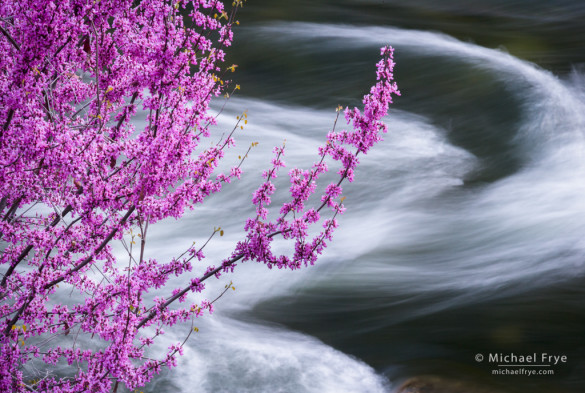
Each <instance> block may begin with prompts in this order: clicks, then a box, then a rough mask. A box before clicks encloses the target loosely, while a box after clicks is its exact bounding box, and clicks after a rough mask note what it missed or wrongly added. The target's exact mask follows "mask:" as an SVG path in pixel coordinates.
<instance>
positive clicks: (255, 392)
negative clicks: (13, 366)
mask: <svg viewBox="0 0 585 393" xmlns="http://www.w3.org/2000/svg"><path fill="white" fill-rule="evenodd" d="M405 3H407V5H405ZM584 17H585V4H584V3H583V2H582V1H580V0H572V1H569V0H567V1H560V0H559V1H552V0H549V1H536V0H531V1H528V0H524V1H520V0H517V1H503V0H474V1H461V0H459V1H455V0H449V1H431V0H409V1H407V2H405V1H396V0H389V1H373V0H372V1H357V0H353V1H349V0H345V1H332V0H331V1H323V0H321V1H315V0H313V1H288V2H283V1H274V0H271V1H258V0H254V1H250V2H249V4H248V3H247V4H246V6H245V7H244V9H243V12H242V14H241V15H240V21H241V22H242V26H243V27H242V28H240V29H239V30H237V31H236V35H237V38H236V45H235V47H234V48H233V52H232V54H231V57H230V61H233V62H234V63H237V64H239V68H238V72H236V73H235V74H234V78H235V79H236V80H237V82H238V83H240V84H241V85H242V93H241V94H239V95H238V97H237V98H234V99H231V100H230V101H229V104H228V106H227V107H226V109H225V111H224V112H223V113H222V116H221V117H220V127H223V128H224V129H226V130H229V129H230V128H231V126H232V125H233V124H234V121H235V117H236V116H237V115H238V114H240V112H241V111H243V110H247V111H248V112H247V113H248V118H249V126H248V127H247V128H245V129H244V131H242V132H241V136H240V139H239V140H240V142H239V149H240V150H238V151H237V152H235V154H236V155H237V154H242V153H243V152H245V149H246V148H247V145H248V144H249V143H250V142H253V141H259V142H260V145H259V146H258V147H257V148H255V149H254V150H252V152H251V155H250V159H249V160H247V161H246V164H245V170H246V175H245V176H244V177H243V179H242V181H241V182H239V183H238V184H235V185H231V186H230V187H228V188H227V189H226V190H225V192H223V193H222V194H221V195H217V196H214V197H213V198H211V199H210V201H209V203H208V204H206V205H205V207H202V208H199V209H196V210H195V211H194V212H193V213H192V214H189V215H188V216H187V217H186V218H185V219H183V220H181V221H166V222H163V223H161V224H159V225H157V226H156V227H154V228H153V229H152V231H156V233H151V238H155V237H157V236H158V239H159V240H158V242H157V243H151V244H150V245H149V247H150V248H149V250H148V251H149V252H150V253H151V255H153V256H157V257H160V258H163V259H164V258H165V257H169V256H171V255H176V253H177V252H176V251H177V250H182V249H184V248H185V247H186V246H188V245H189V244H190V243H191V242H192V241H193V240H197V241H202V240H204V238H205V237H206V236H207V235H208V233H209V232H210V231H211V230H212V229H213V227H214V226H221V227H222V228H223V229H224V230H225V232H226V235H225V236H224V237H221V238H219V240H214V241H213V243H212V244H210V246H209V250H208V253H207V255H208V258H210V260H212V261H213V260H217V261H219V260H221V259H222V258H223V257H225V256H226V255H227V254H228V253H229V252H230V250H231V249H232V248H233V246H234V244H235V242H236V241H237V240H239V239H241V237H242V227H243V218H245V217H247V216H249V215H251V214H253V206H252V205H251V202H250V200H251V193H252V192H253V190H254V188H255V186H256V185H257V184H258V183H259V182H260V180H261V178H260V176H259V173H260V172H261V170H263V169H265V168H266V167H267V164H268V163H269V160H270V157H271V148H272V147H273V146H274V145H278V144H280V143H282V141H283V140H284V139H286V141H287V142H286V143H287V149H288V150H287V163H288V164H289V165H290V166H293V165H302V164H303V163H305V167H306V163H310V162H312V161H313V160H314V159H315V157H316V155H315V150H316V146H318V145H319V144H320V143H321V141H323V138H324V135H325V134H326V132H327V131H328V130H329V129H330V128H331V125H332V123H333V120H334V118H335V107H336V106H337V105H339V104H342V105H357V104H359V100H360V97H361V96H362V95H363V94H364V93H365V92H366V91H367V88H368V86H370V85H371V84H372V83H373V78H374V63H375V62H376V61H377V55H378V48H379V47H380V46H383V45H386V44H390V45H392V46H394V47H395V48H396V61H397V63H398V64H397V67H396V79H397V81H398V84H399V86H400V88H401V90H402V94H403V96H402V97H400V98H398V99H397V100H396V104H395V105H394V106H393V109H392V110H391V114H390V116H389V117H388V118H387V124H388V126H389V129H390V132H389V134H388V135H386V137H385V141H384V142H383V143H381V144H380V145H379V146H377V147H376V149H375V150H374V151H372V153H371V154H369V155H368V156H367V157H362V158H361V161H362V162H361V167H360V170H359V172H358V173H357V175H356V181H355V183H354V184H351V185H349V186H346V188H345V189H346V192H347V201H346V206H347V208H348V211H347V213H346V214H345V215H344V216H343V217H342V218H341V225H342V227H341V228H340V229H339V231H338V232H337V233H336V235H335V239H334V240H335V241H334V242H333V244H332V245H331V246H330V247H329V248H328V249H327V252H326V254H325V255H324V257H323V258H322V259H321V260H320V261H319V263H318V264H317V265H316V266H313V267H310V268H307V269H303V270H301V271H296V272H288V271H278V270H268V269H266V268H265V267H264V266H257V265H255V264H253V263H248V264H244V265H240V266H238V268H237V270H236V272H235V273H234V274H233V275H229V276H225V277H223V278H222V280H221V281H218V282H216V283H212V284H208V291H207V295H208V296H212V295H211V294H213V293H218V292H219V291H220V290H221V289H222V288H223V286H224V285H225V284H226V283H228V282H229V280H231V281H233V283H234V285H235V287H236V291H235V292H233V291H229V293H227V294H226V295H224V297H222V298H221V299H220V300H218V301H217V303H216V307H217V309H218V311H217V312H216V313H215V314H214V315H213V316H212V317H206V318H203V319H201V320H200V321H197V323H198V327H199V332H198V333H197V334H196V335H195V337H194V338H191V339H190V340H189V342H188V344H187V348H186V352H185V356H184V357H183V358H182V360H181V363H180V367H179V368H178V369H175V370H173V371H172V372H170V373H169V374H168V375H163V376H161V377H160V378H158V379H157V380H156V381H155V382H153V383H152V384H151V385H150V386H149V387H148V389H149V391H151V392H177V391H179V392H250V393H262V392H266V393H268V392H291V393H297V392H299V393H301V392H311V393H321V392H331V393H337V392H392V391H393V389H396V387H397V386H398V385H399V384H400V383H401V382H402V381H403V380H404V379H406V378H408V377H413V376H419V375H437V376H440V377H446V378H451V379H456V380H462V381H468V382H471V383H472V384H475V385H478V386H488V387H493V388H495V389H498V390H499V391H504V392H563V393H564V392H567V393H568V392H571V393H572V392H583V391H585V302H584V299H585V289H584V284H585V239H584V237H583V235H584V234H585V181H584V180H583V179H584V175H585V137H584V135H585V134H584V132H585V72H584V71H585V24H583V20H584ZM217 105H218V106H219V105H220V103H218V104H217ZM290 166H289V167H290ZM283 180H284V183H282V187H283V188H282V189H283V193H285V191H286V179H285V176H283ZM282 195H284V194H282ZM277 199H278V198H277ZM214 291H215V292H214ZM186 329H188V327H186ZM184 333H185V332H182V331H180V330H177V331H175V332H173V333H172V334H171V333H169V334H168V335H167V336H166V340H168V341H165V342H162V343H161V347H162V348H164V347H166V346H167V345H168V344H169V343H170V342H174V341H175V340H179V339H181V338H182V337H184ZM489 353H504V354H509V353H515V354H532V353H537V355H538V356H540V354H541V353H548V354H555V355H566V356H567V362H566V363H563V364H558V365H556V366H553V367H552V369H553V370H554V372H555V374H554V375H546V376H530V377H526V376H517V375H513V376H504V375H492V374H491V370H492V369H494V368H497V367H495V364H494V363H492V364H490V363H489V362H487V356H488V354H489ZM476 354H483V355H485V357H486V360H484V361H483V362H477V361H476V360H475V356H476ZM470 393H472V392H471V391H470Z"/></svg>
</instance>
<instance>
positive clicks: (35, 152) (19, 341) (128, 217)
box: [0, 0, 399, 392]
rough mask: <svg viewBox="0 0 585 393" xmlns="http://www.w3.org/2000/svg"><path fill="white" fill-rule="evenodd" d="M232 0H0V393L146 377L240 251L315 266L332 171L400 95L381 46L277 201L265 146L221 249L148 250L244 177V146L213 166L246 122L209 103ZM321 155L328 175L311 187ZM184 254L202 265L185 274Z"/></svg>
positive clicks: (334, 203) (342, 170)
mask: <svg viewBox="0 0 585 393" xmlns="http://www.w3.org/2000/svg"><path fill="white" fill-rule="evenodd" d="M239 6H242V2H241V1H239V0H236V1H235V2H234V3H233V4H232V6H231V8H229V9H228V8H226V7H225V6H224V4H223V3H222V2H220V1H216V0H193V1H188V0H179V1H176V2H175V1H165V0H134V1H130V0H91V1H90V0H58V1H57V0H53V1H51V0H4V1H2V2H0V33H1V35H0V53H1V57H0V242H1V243H0V244H1V249H0V252H1V255H0V266H1V268H0V273H1V277H0V279H1V281H0V343H1V347H0V391H3V392H8V391H11V392H25V391H34V392H110V391H117V390H118V388H119V387H120V388H121V387H124V388H126V389H136V388H139V387H142V386H144V385H145V384H146V383H147V382H148V381H149V380H151V379H152V378H153V376H154V375H156V374H157V373H159V372H160V370H161V368H162V367H163V366H164V367H173V366H176V364H177V357H178V356H179V355H180V354H181V352H182V346H183V344H184V342H183V343H177V344H175V345H172V346H170V347H169V348H168V350H167V351H166V352H165V353H152V351H150V352H149V347H151V346H152V345H153V343H154V342H155V341H156V339H157V338H158V337H160V336H161V335H162V334H164V330H163V328H167V327H172V326H174V325H177V324H181V323H183V324H184V323H189V322H190V321H192V320H193V319H194V318H197V317H200V316H201V315H202V314H203V313H204V312H206V311H207V312H211V311H212V309H213V307H212V303H213V302H212V301H210V300H207V301H205V300H204V301H200V302H197V303H195V302H194V301H193V298H194V295H193V293H196V292H202V291H204V289H205V284H204V282H205V281H206V280H208V279H210V278H214V277H219V276H220V275H222V274H228V273H230V272H232V271H233V270H234V268H235V267H236V264H239V263H243V262H246V261H256V262H260V263H263V264H265V265H266V266H267V267H269V268H272V267H278V268H283V269H284V268H287V269H298V268H301V267H303V266H307V265H312V264H314V262H315V261H316V260H317V257H318V255H319V254H321V253H322V252H323V249H324V248H325V247H326V245H327V244H328V242H329V241H330V240H331V238H332V234H333V231H334V230H335V228H336V227H337V226H338V223H337V220H336V217H337V216H338V215H339V214H341V213H343V211H344V206H343V197H342V183H343V182H344V181H345V180H347V181H349V182H351V181H352V180H353V177H354V170H355V168H356V166H357V165H358V162H359V160H358V156H359V155H360V154H366V153H367V152H368V150H369V149H370V148H372V146H374V145H375V144H376V143H377V142H378V141H380V140H381V133H384V132H386V126H385V125H384V123H383V122H382V121H381V119H382V117H383V116H385V115H386V113H387V110H388V105H389V104H390V103H391V102H392V95H393V94H399V92H398V90H397V87H396V85H395V83H394V82H392V79H393V76H392V69H393V66H394V63H393V60H392V49H391V48H388V47H386V48H382V51H381V55H382V59H381V60H380V62H379V63H378V64H377V83H376V84H375V85H374V86H373V87H372V89H371V91H370V93H369V94H368V95H366V96H365V97H364V99H363V109H362V110H359V109H357V108H354V109H348V108H347V109H345V112H344V114H345V119H346V122H347V124H348V125H349V127H348V128H349V129H348V130H341V131H337V130H336V128H335V124H336V123H337V119H335V123H334V125H333V127H332V129H331V130H330V132H329V133H328V134H327V136H326V140H325V141H324V144H323V145H322V146H321V147H320V148H319V149H318V151H316V152H315V153H316V156H315V162H314V163H309V165H308V166H307V169H299V168H294V169H291V170H290V171H289V173H288V178H289V181H288V182H287V181H285V182H284V186H285V187H288V193H287V195H288V197H287V199H286V201H285V202H284V203H283V204H279V205H278V206H277V207H276V208H275V209H272V211H269V210H271V197H272V196H273V193H274V192H275V189H276V185H275V179H276V177H277V175H278V173H279V170H280V171H282V168H283V167H284V166H285V163H284V153H285V149H284V146H279V147H275V148H274V156H273V158H272V160H271V161H269V160H267V167H266V170H265V171H264V172H263V174H262V176H263V178H261V181H260V184H259V187H258V189H257V190H256V192H255V193H254V194H253V195H251V201H252V204H253V205H255V213H254V214H253V215H252V216H251V217H249V218H247V219H246V218H245V217H243V218H242V235H241V240H240V241H239V242H237V244H234V247H233V250H232V251H231V252H230V251H228V252H226V255H225V259H224V260H222V261H211V262H207V260H206V259H205V254H204V247H205V245H207V244H208V242H206V243H205V245H204V246H203V247H195V246H192V247H190V248H189V249H187V250H186V251H185V252H183V253H182V254H181V255H177V256H176V257H175V258H173V259H170V260H157V259H156V258H154V257H153V256H151V255H148V253H147V251H146V249H145V244H146V242H147V239H148V227H149V225H153V224H155V223H156V222H158V221H160V220H162V219H165V218H168V217H174V218H179V217H181V216H182V215H183V214H184V212H185V210H186V209H191V208H193V207H194V206H196V205H199V204H202V203H204V202H205V200H206V198H207V197H209V196H210V195H212V194H214V193H217V192H220V191H221V190H222V187H223V186H224V185H225V184H226V183H230V182H232V181H235V180H237V179H238V178H239V177H240V175H241V173H242V161H243V159H241V160H236V161H234V162H232V163H231V164H229V165H227V166H225V167H226V168H228V169H227V170H220V168H218V165H219V163H220V162H221V161H222V159H223V158H224V155H225V153H226V151H227V150H228V149H230V148H233V147H234V146H235V139H234V138H235V136H236V135H235V133H234V132H235V130H237V129H239V126H240V125H241V124H240V123H239V122H241V121H244V119H243V118H241V119H239V120H238V124H236V125H235V127H234V128H233V130H231V131H230V130H227V132H226V130H221V129H218V128H219V127H217V126H215V127H214V125H215V123H216V121H215V120H216V115H215V114H214V112H212V111H211V110H210V102H211V100H212V99H213V98H214V97H218V96H220V95H222V96H223V95H226V93H228V94H231V93H233V91H234V90H235V89H236V88H237V86H235V85H233V84H230V83H229V81H227V80H226V75H231V72H230V71H233V70H234V68H235V66H233V65H231V66H230V65H228V64H226V63H225V61H224V56H225V52H224V51H225V49H226V48H227V47H229V46H230V44H231V42H232V39H233V35H232V27H233V26H234V25H235V24H237V21H236V20H235V15H236V10H237V8H238V7H239ZM339 109H340V108H338V114H337V116H339V112H340V111H339ZM137 115H142V116H145V117H146V121H145V122H142V123H140V122H137V121H136V116H137ZM139 124H140V126H139ZM244 158H245V156H244ZM332 164H336V166H335V168H336V170H335V175H334V176H335V180H334V181H333V182H330V181H328V182H329V183H330V184H323V186H322V190H323V193H322V195H321V197H320V200H319V198H318V197H317V198H315V197H313V198H311V199H310V200H309V198H310V197H311V195H313V194H315V193H316V190H317V183H318V180H319V178H320V177H322V175H323V174H324V173H325V172H327V171H328V167H329V166H330V165H332ZM244 167H245V165H244ZM315 200H317V201H318V202H316V203H315V202H314V201H315ZM311 228H313V229H311ZM314 228H317V229H316V230H315V229H314ZM319 228H320V229H319ZM130 231H132V233H133V234H134V235H133V238H132V242H133V243H137V244H136V245H135V246H133V248H132V249H131V250H129V251H128V252H129V255H130V258H125V259H124V260H119V258H118V259H117V258H116V256H115V253H114V249H113V243H115V242H124V238H125V236H126V235H127V234H128V233H130ZM219 231H220V229H214V230H213V231H212V233H211V236H213V235H214V234H215V233H217V232H219ZM125 234H126V235H125ZM276 239H280V240H279V241H280V242H285V243H287V244H290V246H289V247H288V251H287V253H285V254H279V253H276V252H274V251H273V247H272V246H273V242H274V240H276ZM124 244H126V245H127V244H128V243H127V242H124ZM195 264H197V266H199V267H202V268H199V269H198V271H203V272H204V273H203V274H201V273H199V274H198V275H196V274H194V273H192V268H193V266H194V265H195ZM177 276H180V277H182V279H179V280H177V279H173V278H175V277H177ZM177 282H181V283H183V284H184V286H182V287H177V286H176V283H177ZM217 295H218V294H217V293H215V294H211V297H210V298H214V297H217ZM64 297H66V298H67V299H68V300H67V301H66V302H63V301H59V299H63V298H64ZM80 337H86V338H87V340H85V341H83V340H81V339H80ZM88 343H89V344H88ZM31 365H35V366H34V367H32V366H31ZM63 366H65V367H63ZM57 369H59V370H61V371H59V372H56V371H55V370H57ZM63 369H65V370H67V371H62V370H63Z"/></svg>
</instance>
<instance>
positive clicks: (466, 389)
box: [395, 376, 504, 393]
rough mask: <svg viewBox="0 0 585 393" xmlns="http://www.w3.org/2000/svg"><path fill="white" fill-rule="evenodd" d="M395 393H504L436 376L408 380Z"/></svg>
mask: <svg viewBox="0 0 585 393" xmlns="http://www.w3.org/2000/svg"><path fill="white" fill-rule="evenodd" d="M395 393H504V392H502V391H501V390H495V389H492V388H489V387H484V386H477V385H473V384H471V383H468V382H463V381H456V380H451V379H446V378H440V377H434V376H420V377H413V378H410V379H408V380H406V381H405V382H404V383H403V384H402V385H400V387H399V388H398V390H396V391H395Z"/></svg>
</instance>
